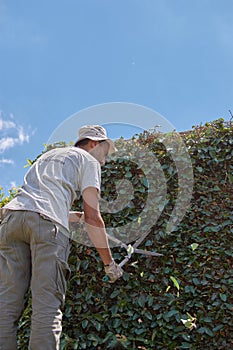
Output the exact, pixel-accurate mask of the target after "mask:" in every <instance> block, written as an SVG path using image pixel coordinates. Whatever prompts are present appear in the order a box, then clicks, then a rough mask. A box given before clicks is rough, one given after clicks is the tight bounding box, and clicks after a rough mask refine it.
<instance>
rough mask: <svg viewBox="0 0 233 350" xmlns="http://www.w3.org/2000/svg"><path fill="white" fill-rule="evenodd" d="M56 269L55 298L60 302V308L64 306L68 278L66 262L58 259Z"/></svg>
mask: <svg viewBox="0 0 233 350" xmlns="http://www.w3.org/2000/svg"><path fill="white" fill-rule="evenodd" d="M56 268H57V278H56V282H57V296H58V298H59V300H60V301H61V306H62V307H63V306H64V304H65V295H66V287H67V281H68V279H69V277H70V269H69V265H68V264H67V262H65V261H64V260H60V259H58V260H57V264H56Z"/></svg>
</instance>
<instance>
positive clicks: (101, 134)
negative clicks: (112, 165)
mask: <svg viewBox="0 0 233 350" xmlns="http://www.w3.org/2000/svg"><path fill="white" fill-rule="evenodd" d="M78 136H79V137H78V139H77V140H76V142H75V147H80V148H83V149H85V150H86V151H88V152H89V153H91V154H92V155H93V156H94V157H95V158H96V159H97V160H98V161H99V162H100V163H101V164H104V162H105V157H106V156H107V155H108V154H111V153H113V152H116V147H115V145H114V143H113V141H112V140H110V139H109V138H108V137H107V133H106V130H105V129H104V128H103V127H102V126H100V125H85V126H82V127H81V128H80V129H79V132H78Z"/></svg>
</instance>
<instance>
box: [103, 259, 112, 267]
mask: <svg viewBox="0 0 233 350" xmlns="http://www.w3.org/2000/svg"><path fill="white" fill-rule="evenodd" d="M113 262H114V260H113V259H112V260H111V261H110V262H109V263H107V264H104V267H108V266H110V265H111V264H112V263H113Z"/></svg>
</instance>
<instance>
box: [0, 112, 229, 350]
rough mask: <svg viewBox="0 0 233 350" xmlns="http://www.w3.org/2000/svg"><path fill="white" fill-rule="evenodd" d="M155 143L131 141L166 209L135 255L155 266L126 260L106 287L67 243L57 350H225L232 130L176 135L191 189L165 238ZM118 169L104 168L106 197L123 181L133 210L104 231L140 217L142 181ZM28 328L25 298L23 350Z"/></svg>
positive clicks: (150, 137)
mask: <svg viewBox="0 0 233 350" xmlns="http://www.w3.org/2000/svg"><path fill="white" fill-rule="evenodd" d="M158 136H159V135H158V133H156V132H152V133H144V134H141V135H139V137H138V139H137V142H140V143H141V145H143V146H147V147H148V148H150V150H151V151H153V152H154V153H155V154H156V157H157V159H159V161H160V164H162V168H163V170H164V174H165V176H166V179H167V183H168V184H169V186H168V193H167V201H166V203H167V204H166V206H165V208H164V209H163V211H162V213H161V215H160V217H159V219H158V220H157V222H156V223H155V225H154V226H153V227H152V229H151V231H150V234H149V235H148V237H147V238H146V240H145V242H144V244H142V245H141V246H140V248H144V249H148V250H156V251H158V252H160V253H162V254H163V257H145V256H141V255H136V254H135V255H133V257H132V259H131V261H130V262H129V263H128V264H127V265H125V266H124V270H125V273H124V276H123V278H122V279H121V280H119V281H117V282H116V283H115V284H113V285H110V284H108V283H105V282H104V281H103V276H104V273H103V265H102V262H101V261H100V258H99V256H98V255H97V254H96V251H95V249H94V248H91V247H87V246H83V245H78V244H77V243H75V242H73V245H72V250H71V255H70V259H69V263H70V267H71V270H72V275H71V279H70V281H69V286H68V292H67V298H66V305H65V308H64V310H63V311H64V318H63V334H62V339H61V349H63V350H69V349H88V350H90V349H144V350H150V349H151V350H154V349H156V350H159V349H200V350H202V349H210V350H215V349H218V350H220V349H224V350H225V349H232V348H233V322H232V318H233V297H232V292H233V288H232V287H233V259H232V258H233V251H232V238H233V213H232V199H233V186H232V184H233V163H232V159H233V147H232V145H233V123H232V122H231V121H230V122H226V121H224V120H223V119H219V120H216V121H214V122H212V123H208V124H206V125H204V126H197V127H194V128H193V129H192V130H191V131H189V132H186V133H182V134H181V136H182V139H183V141H184V142H185V144H186V146H187V148H188V150H189V154H190V157H191V160H192V165H193V171H194V188H193V196H192V200H191V207H190V209H189V210H188V211H187V213H186V215H185V217H184V218H183V220H182V222H181V223H180V224H179V226H178V227H177V229H175V230H174V231H172V232H171V233H166V223H167V221H168V220H169V217H170V216H171V211H172V209H173V207H174V203H175V200H176V196H177V186H178V185H177V184H178V179H177V174H176V172H175V164H174V162H173V161H172V159H171V157H170V156H169V153H167V151H166V149H165V148H164V147H163V145H161V143H160V142H159V141H158V140H159V137H158ZM120 142H122V141H120ZM126 166H127V165H126ZM126 166H125V164H124V167H123V166H122V167H120V166H119V164H118V165H117V164H116V162H115V161H112V162H110V163H107V164H106V167H105V168H104V169H103V188H102V192H103V196H105V197H106V198H107V197H109V196H112V198H113V199H114V196H115V195H116V190H115V187H114V179H116V178H118V177H119V178H120V177H121V176H123V175H124V176H126V172H127V174H128V175H127V176H128V178H129V179H130V181H132V183H133V184H134V189H135V200H134V202H133V203H134V206H133V207H131V208H130V210H129V209H126V210H125V211H124V212H122V213H121V216H120V217H118V216H117V214H116V215H115V216H112V215H110V214H104V219H105V221H106V224H107V225H108V224H110V223H111V224H112V222H115V225H116V226H117V225H118V226H119V230H120V225H121V224H123V223H124V222H126V221H127V220H133V218H134V217H136V216H137V215H140V211H141V210H142V208H140V206H139V205H138V202H140V203H145V202H146V198H147V191H146V190H147V185H146V183H145V181H144V180H142V179H143V176H142V175H141V174H139V171H137V169H136V168H135V165H132V164H128V168H127V171H126ZM109 175H110V176H109ZM114 175H115V177H114ZM2 202H3V199H2ZM77 205H79V203H77ZM120 220H122V222H120ZM113 254H114V258H115V259H116V260H117V261H121V260H122V258H123V255H124V254H125V251H123V250H122V249H121V248H117V247H115V248H113ZM29 328H30V299H29V305H28V307H27V309H26V310H25V313H24V315H23V317H22V319H21V322H20V326H19V348H20V349H22V350H24V349H27V344H28V337H29Z"/></svg>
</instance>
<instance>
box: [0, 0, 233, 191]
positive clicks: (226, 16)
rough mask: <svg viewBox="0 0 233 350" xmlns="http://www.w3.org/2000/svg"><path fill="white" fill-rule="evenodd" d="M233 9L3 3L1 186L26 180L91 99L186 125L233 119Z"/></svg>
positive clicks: (101, 0)
mask: <svg viewBox="0 0 233 350" xmlns="http://www.w3.org/2000/svg"><path fill="white" fill-rule="evenodd" d="M232 14H233V2H232V1H231V0H196V1H193V0H56V1H55V0H49V1H47V0H46V1H45V0H40V1H33V0H30V1H29V0H22V1H17V0H0V58H1V64H0V185H1V186H2V187H3V188H4V190H5V191H6V189H9V188H10V187H11V186H12V185H21V184H22V181H23V175H24V173H25V171H26V169H24V168H23V165H24V164H25V163H26V159H27V158H31V159H33V158H34V157H36V156H37V155H38V154H39V153H40V152H41V151H42V149H43V144H44V143H46V142H47V140H48V139H49V138H50V136H51V134H52V133H53V131H54V130H55V129H56V128H57V127H58V125H62V124H63V122H64V121H65V120H66V119H67V118H69V117H70V116H72V115H74V114H75V113H77V112H79V111H81V110H85V109H87V108H89V107H90V106H94V105H99V104H107V103H110V102H127V103H131V104H138V105H142V106H145V107H147V108H150V109H152V110H155V111H157V112H158V113H160V114H161V115H162V116H164V117H165V118H167V120H168V121H169V122H170V123H171V124H172V125H174V126H175V128H176V129H177V130H178V131H182V130H188V129H190V128H191V127H192V125H197V124H199V123H201V122H206V121H211V120H214V119H216V118H219V117H225V118H226V119H229V118H230V115H229V109H231V110H232V109H233V84H232V81H233V65H232V62H233V40H232V38H233V21H232ZM88 121H89V120H88V118H87V123H88ZM111 121H112V120H111ZM114 122H116V123H117V122H119V121H118V120H114ZM96 123H98V120H96ZM135 123H136V124H137V125H138V123H137V121H136V120H135ZM139 124H140V125H142V124H143V121H142V120H140V122H139ZM121 132H123V131H122V130H121V129H120V128H119V136H121V135H120V134H121ZM123 136H124V135H123Z"/></svg>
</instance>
